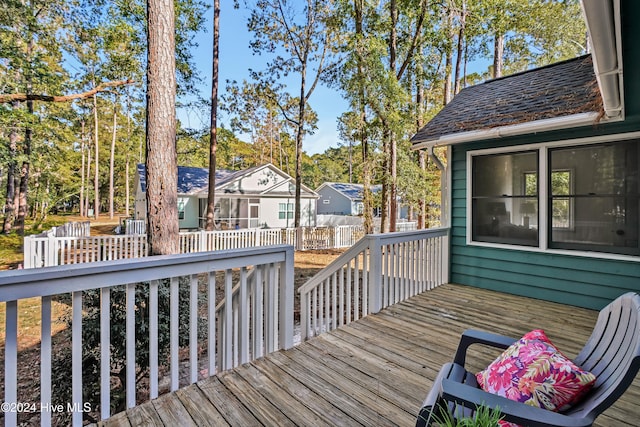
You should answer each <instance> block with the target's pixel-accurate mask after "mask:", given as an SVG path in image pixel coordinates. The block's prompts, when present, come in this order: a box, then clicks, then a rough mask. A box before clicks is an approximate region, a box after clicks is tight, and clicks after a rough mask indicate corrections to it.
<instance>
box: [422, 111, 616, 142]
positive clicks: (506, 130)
mask: <svg viewBox="0 0 640 427" xmlns="http://www.w3.org/2000/svg"><path fill="white" fill-rule="evenodd" d="M600 119H601V114H600V113H595V112H592V113H579V114H572V115H569V116H562V117H554V118H551V119H542V120H535V121H532V122H524V123H519V124H516V125H508V126H500V127H495V128H490V129H482V130H475V131H469V132H459V133H454V134H449V135H444V136H441V137H439V138H437V139H427V140H416V141H414V143H413V145H412V146H411V149H412V150H421V149H425V148H428V147H436V146H441V145H456V144H462V143H464V142H473V141H480V140H485V139H496V138H506V137H510V136H518V135H525V134H531V133H537V132H548V131H554V130H562V129H568V128H574V127H580V126H588V125H593V124H595V123H597V122H598V121H599V120H600ZM620 120H622V118H612V119H606V120H602V121H606V122H614V121H620Z"/></svg>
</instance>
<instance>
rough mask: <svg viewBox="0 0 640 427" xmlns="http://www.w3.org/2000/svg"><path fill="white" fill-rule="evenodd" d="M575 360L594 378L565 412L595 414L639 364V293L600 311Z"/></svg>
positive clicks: (618, 392)
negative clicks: (591, 385)
mask: <svg viewBox="0 0 640 427" xmlns="http://www.w3.org/2000/svg"><path fill="white" fill-rule="evenodd" d="M574 362H575V363H576V364H577V365H578V366H580V367H581V368H582V369H585V370H588V371H589V372H591V373H593V374H594V375H595V376H596V382H595V384H594V386H593V388H592V390H591V391H590V392H589V394H587V395H586V396H585V397H583V398H582V399H581V401H580V403H578V404H576V405H574V406H573V407H572V408H571V409H570V410H569V411H567V412H566V413H567V414H578V413H581V414H591V415H592V416H594V418H595V416H597V415H598V414H600V413H601V412H603V411H604V410H605V409H607V408H608V407H609V406H610V405H611V404H613V402H615V401H616V400H617V399H618V398H619V397H620V396H621V395H622V394H623V393H624V391H625V390H626V389H627V388H628V387H629V385H630V384H631V382H632V381H633V379H634V378H635V376H636V374H637V373H638V369H639V368H640V294H636V293H633V292H630V293H627V294H625V295H623V296H621V297H619V298H618V299H616V300H615V301H613V302H612V303H611V304H609V305H608V306H607V307H605V308H603V309H602V310H601V311H600V314H599V315H598V320H597V322H596V325H595V327H594V329H593V332H592V334H591V337H590V338H589V340H588V341H587V343H586V344H585V346H584V348H583V349H582V351H581V352H580V354H578V356H577V357H576V358H575V360H574Z"/></svg>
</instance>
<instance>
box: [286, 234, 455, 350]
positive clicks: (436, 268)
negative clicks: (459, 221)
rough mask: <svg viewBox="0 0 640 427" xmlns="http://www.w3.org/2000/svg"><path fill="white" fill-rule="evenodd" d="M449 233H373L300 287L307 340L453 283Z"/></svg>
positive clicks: (301, 318) (304, 337)
mask: <svg viewBox="0 0 640 427" xmlns="http://www.w3.org/2000/svg"><path fill="white" fill-rule="evenodd" d="M447 247H448V229H445V228H439V229H431V230H421V231H412V232H402V233H385V234H372V235H367V236H365V237H364V238H363V239H361V240H360V241H359V242H358V243H356V244H355V245H354V246H353V247H352V248H351V249H349V250H348V251H347V252H345V253H343V254H342V255H340V256H339V257H338V258H336V259H335V260H334V261H333V262H332V263H331V264H329V265H328V266H327V267H326V268H324V269H323V270H322V271H320V272H319V273H318V274H316V275H315V276H314V277H312V278H311V279H310V280H309V281H307V283H305V284H304V285H303V286H301V287H300V289H299V290H298V292H299V293H300V327H301V339H302V340H303V341H304V340H306V339H308V338H310V337H312V336H315V335H318V334H320V333H322V332H325V331H330V330H332V329H336V328H338V327H340V326H343V325H347V324H349V323H351V322H352V321H354V320H358V319H359V318H361V317H364V316H366V315H368V314H371V313H376V312H378V311H380V310H381V309H382V308H385V307H387V306H389V305H392V304H395V303H398V302H400V301H404V300H405V299H407V298H409V297H411V296H414V295H417V294H418V293H421V292H424V291H426V290H428V289H432V288H434V287H436V286H439V285H441V284H444V283H446V282H447V280H448V275H449V274H448V263H449V261H448V255H447V254H448V250H447Z"/></svg>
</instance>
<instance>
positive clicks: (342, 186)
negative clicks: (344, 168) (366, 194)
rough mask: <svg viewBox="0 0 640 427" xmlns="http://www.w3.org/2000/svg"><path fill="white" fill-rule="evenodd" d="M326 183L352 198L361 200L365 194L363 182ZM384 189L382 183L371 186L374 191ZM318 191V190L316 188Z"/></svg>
mask: <svg viewBox="0 0 640 427" xmlns="http://www.w3.org/2000/svg"><path fill="white" fill-rule="evenodd" d="M325 185H328V186H330V187H331V188H333V189H334V190H336V191H338V192H340V193H342V194H344V195H345V196H346V197H348V198H349V199H351V200H361V199H362V196H363V189H364V186H363V185H362V184H348V183H343V182H326V183H325ZM381 189H382V186H381V185H374V186H372V187H371V191H372V192H373V193H377V192H378V191H380V190H381ZM316 191H317V190H316Z"/></svg>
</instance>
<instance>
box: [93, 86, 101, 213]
mask: <svg viewBox="0 0 640 427" xmlns="http://www.w3.org/2000/svg"><path fill="white" fill-rule="evenodd" d="M98 127H99V124H98V98H97V96H96V95H95V94H94V95H93V136H94V141H93V144H94V148H95V154H94V161H95V163H96V167H95V171H94V173H95V175H94V177H93V217H94V218H95V219H98V217H99V216H100V168H99V164H98V161H99V159H100V151H99V148H100V143H99V142H98Z"/></svg>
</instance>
